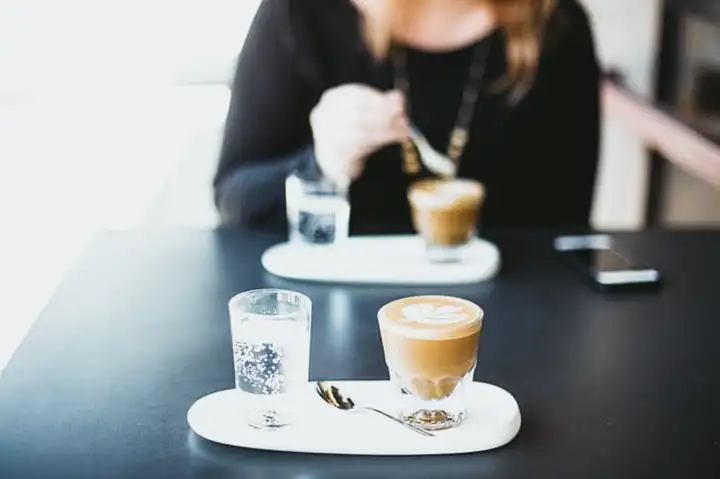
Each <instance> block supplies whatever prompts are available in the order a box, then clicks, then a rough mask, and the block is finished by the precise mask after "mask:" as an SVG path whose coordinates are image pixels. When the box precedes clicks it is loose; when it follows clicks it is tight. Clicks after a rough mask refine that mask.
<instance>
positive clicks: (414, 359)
mask: <svg viewBox="0 0 720 479" xmlns="http://www.w3.org/2000/svg"><path fill="white" fill-rule="evenodd" d="M482 318H483V311H482V309H480V307H479V306H477V305H476V304H474V303H472V302H470V301H466V300H463V299H459V298H453V297H449V296H416V297H410V298H404V299H400V300H397V301H393V302H391V303H388V304H387V305H385V306H384V307H383V308H381V309H380V311H379V312H378V322H379V325H380V334H381V337H382V343H383V349H384V352H385V361H386V363H387V365H388V368H389V369H390V370H391V371H392V372H393V374H395V376H396V379H397V380H398V381H400V383H401V384H402V386H403V387H404V388H405V389H407V390H408V391H410V392H411V393H412V394H414V395H415V396H417V397H419V398H421V399H442V398H445V397H447V396H448V395H450V394H451V393H452V392H453V391H454V390H455V388H456V387H457V385H458V384H459V383H460V381H462V379H463V378H464V377H465V376H466V375H467V374H468V372H470V371H471V370H472V369H473V368H474V367H475V363H476V358H477V349H478V339H479V336H480V329H481V327H482Z"/></svg>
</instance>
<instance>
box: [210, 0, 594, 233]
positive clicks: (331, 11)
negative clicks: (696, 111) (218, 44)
mask: <svg viewBox="0 0 720 479" xmlns="http://www.w3.org/2000/svg"><path fill="white" fill-rule="evenodd" d="M480 41H481V42H487V43H488V46H489V52H490V53H489V56H488V59H487V64H486V68H487V70H486V76H485V80H484V84H485V86H486V87H485V88H483V92H482V93H481V95H480V97H479V99H478V102H477V105H476V112H475V117H474V120H473V123H472V125H471V128H470V139H469V142H468V144H467V147H466V150H465V153H464V155H463V157H462V159H461V161H460V165H459V170H458V175H459V176H461V177H469V178H475V179H477V180H480V181H482V182H483V183H484V184H485V187H486V190H487V200H486V202H485V206H484V207H483V210H482V212H481V219H480V221H481V224H482V226H483V227H496V226H501V227H516V226H517V227H530V226H542V227H564V226H570V227H584V226H587V225H588V222H589V216H590V210H591V204H592V200H593V196H594V194H593V192H594V185H595V177H596V170H597V164H598V149H599V145H598V143H599V129H600V128H599V79H600V74H599V68H598V63H597V60H596V56H595V49H594V42H593V38H592V33H591V28H590V25H589V21H588V18H587V16H586V14H585V12H584V11H583V9H582V8H581V7H580V5H579V4H578V3H577V2H576V0H560V1H559V4H558V8H557V9H556V11H555V12H554V13H553V15H552V17H551V19H550V21H549V24H548V26H547V31H546V38H545V40H544V41H543V48H542V53H541V58H540V63H539V68H538V71H537V73H536V77H535V81H534V84H533V86H532V88H531V89H530V90H529V91H528V92H527V93H526V94H525V95H524V96H523V97H522V98H521V99H520V100H519V101H511V99H510V95H509V94H508V93H507V92H502V91H498V90H497V88H496V86H497V80H499V79H501V78H502V77H503V75H504V73H505V69H506V57H505V37H504V33H503V32H502V31H501V30H496V31H495V32H493V33H492V34H490V35H489V36H487V37H486V38H484V39H482V40H480ZM474 49H475V45H468V46H466V47H464V48H460V49H458V50H453V51H447V52H427V51H420V50H415V49H412V48H409V49H408V50H407V51H408V53H407V73H408V78H409V81H410V92H409V95H410V103H411V104H412V119H411V120H412V122H413V124H415V125H417V127H418V128H419V129H420V131H422V132H423V133H424V134H425V135H426V136H427V138H428V140H429V141H430V143H431V144H432V145H433V146H434V147H435V148H436V149H437V150H438V151H446V149H447V145H448V139H449V136H450V131H451V130H452V128H453V126H454V122H455V119H456V115H457V111H458V107H459V105H460V100H461V95H462V91H463V88H464V86H465V84H466V81H467V75H468V70H469V66H470V62H471V59H472V54H473V51H474ZM346 83H363V84H367V85H370V86H373V87H376V88H378V89H381V90H390V89H392V88H393V70H392V65H391V62H390V61H386V62H381V63H378V62H376V61H374V60H373V59H372V57H371V55H370V54H369V52H368V50H367V48H366V47H365V45H364V42H363V41H362V37H361V27H360V17H359V14H358V12H357V10H356V9H355V7H354V6H353V5H352V3H351V2H350V0H264V1H263V2H262V4H261V7H260V9H259V11H258V13H257V15H256V18H255V20H254V22H253V25H252V27H251V30H250V33H249V35H248V37H247V40H246V43H245V45H244V48H243V50H242V53H241V55H240V57H239V61H238V65H237V74H236V77H235V80H234V84H233V87H232V100H231V104H230V109H229V113H228V118H227V123H226V127H225V128H226V130H225V137H224V142H223V146H222V150H221V157H220V161H219V166H218V169H217V174H216V177H215V180H214V188H215V201H216V205H217V207H218V210H219V212H220V215H221V218H222V219H223V221H224V222H225V223H231V224H240V225H244V226H248V227H254V228H262V229H269V228H270V229H276V228H283V227H284V225H285V222H286V220H285V211H286V210H285V179H286V177H287V176H288V174H290V173H291V172H292V171H293V170H295V169H298V168H300V169H306V170H307V169H317V164H316V163H315V157H314V154H313V144H312V131H311V128H310V124H309V115H310V111H311V109H312V108H313V107H314V106H315V105H316V104H317V103H318V101H319V99H320V96H321V95H322V93H323V92H324V91H325V90H327V89H330V88H333V87H335V86H339V85H342V84H346ZM400 150H401V149H400V146H399V145H393V146H390V147H387V148H384V149H382V150H380V151H378V152H377V153H375V154H373V155H372V156H371V157H370V158H369V159H368V161H367V165H366V168H365V171H364V173H363V175H362V176H361V177H360V178H359V179H358V180H357V181H355V182H354V183H353V184H352V185H351V188H350V201H351V205H352V212H351V220H350V228H351V233H358V232H369V231H372V232H375V233H382V232H400V231H407V230H409V229H410V214H409V205H408V201H407V197H406V190H407V188H408V186H409V184H410V183H411V182H413V181H415V180H417V179H420V178H423V177H428V176H431V173H429V172H428V171H425V170H423V171H422V172H421V173H420V175H419V176H418V175H412V176H411V175H408V174H406V173H404V172H403V170H402V159H401V158H402V157H401V151H400Z"/></svg>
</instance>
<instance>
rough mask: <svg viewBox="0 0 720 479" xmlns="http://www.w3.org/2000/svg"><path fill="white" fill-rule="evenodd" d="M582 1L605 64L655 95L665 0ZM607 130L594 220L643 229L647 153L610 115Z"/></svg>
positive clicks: (610, 226) (598, 223) (642, 91)
mask: <svg viewBox="0 0 720 479" xmlns="http://www.w3.org/2000/svg"><path fill="white" fill-rule="evenodd" d="M583 2H584V3H585V5H586V6H587V8H588V10H589V12H590V14H591V15H592V17H593V18H592V20H593V24H594V27H595V34H596V39H597V43H598V51H599V55H600V57H601V61H602V62H603V64H604V65H605V66H609V67H613V68H618V69H619V70H620V71H621V72H622V73H623V74H624V75H625V79H626V81H627V83H628V86H629V87H630V88H631V89H632V90H634V91H636V92H638V93H640V94H642V95H646V96H647V97H651V96H652V95H653V94H654V91H653V86H654V71H655V70H654V68H655V65H654V62H655V59H656V56H657V48H658V44H659V37H660V13H661V12H660V8H661V0H631V1H628V0H583ZM603 131H604V135H603V140H602V162H601V167H600V175H599V180H598V186H597V192H596V204H595V208H594V212H593V223H594V224H595V226H596V227H597V228H603V229H637V228H641V227H642V226H643V225H644V217H645V207H646V201H647V200H646V198H647V188H648V173H649V163H648V161H649V160H648V155H647V152H646V151H645V148H644V147H643V145H642V143H641V142H640V141H639V140H638V139H637V138H636V137H635V136H634V135H633V134H632V133H631V132H630V131H629V130H628V129H627V128H625V127H624V126H623V125H622V124H620V123H619V122H616V121H613V120H611V119H608V118H605V119H604V121H603Z"/></svg>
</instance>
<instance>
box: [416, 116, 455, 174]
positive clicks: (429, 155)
mask: <svg viewBox="0 0 720 479" xmlns="http://www.w3.org/2000/svg"><path fill="white" fill-rule="evenodd" d="M410 138H411V139H412V141H413V143H415V146H416V147H417V149H418V152H419V153H420V160H421V161H422V162H423V164H424V165H425V166H427V168H428V169H429V170H430V171H432V172H433V173H435V174H438V175H440V176H445V177H450V178H453V177H455V175H456V174H457V165H455V163H454V162H453V161H452V160H451V159H450V158H448V157H447V156H445V155H443V154H441V153H438V152H437V151H436V150H435V149H434V148H433V147H432V146H431V145H430V142H429V141H428V140H427V138H425V136H424V135H423V134H422V133H420V131H419V130H418V129H417V128H415V127H414V126H413V127H412V128H410Z"/></svg>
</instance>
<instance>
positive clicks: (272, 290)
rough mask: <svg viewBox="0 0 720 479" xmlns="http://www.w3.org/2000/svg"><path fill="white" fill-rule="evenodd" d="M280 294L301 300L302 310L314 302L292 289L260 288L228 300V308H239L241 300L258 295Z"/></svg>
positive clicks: (238, 294)
mask: <svg viewBox="0 0 720 479" xmlns="http://www.w3.org/2000/svg"><path fill="white" fill-rule="evenodd" d="M279 293H285V294H287V295H290V296H295V297H297V298H299V299H300V303H301V304H300V307H302V308H308V307H310V306H311V305H312V300H311V299H310V297H309V296H308V295H306V294H303V293H300V292H298V291H293V290H291V289H283V288H258V289H251V290H248V291H243V292H241V293H237V294H235V295H233V296H232V297H231V298H230V299H229V300H228V308H230V309H233V306H234V307H238V306H237V303H238V302H240V301H241V300H243V299H245V298H246V297H248V296H252V295H257V294H279ZM268 316H269V315H268Z"/></svg>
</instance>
